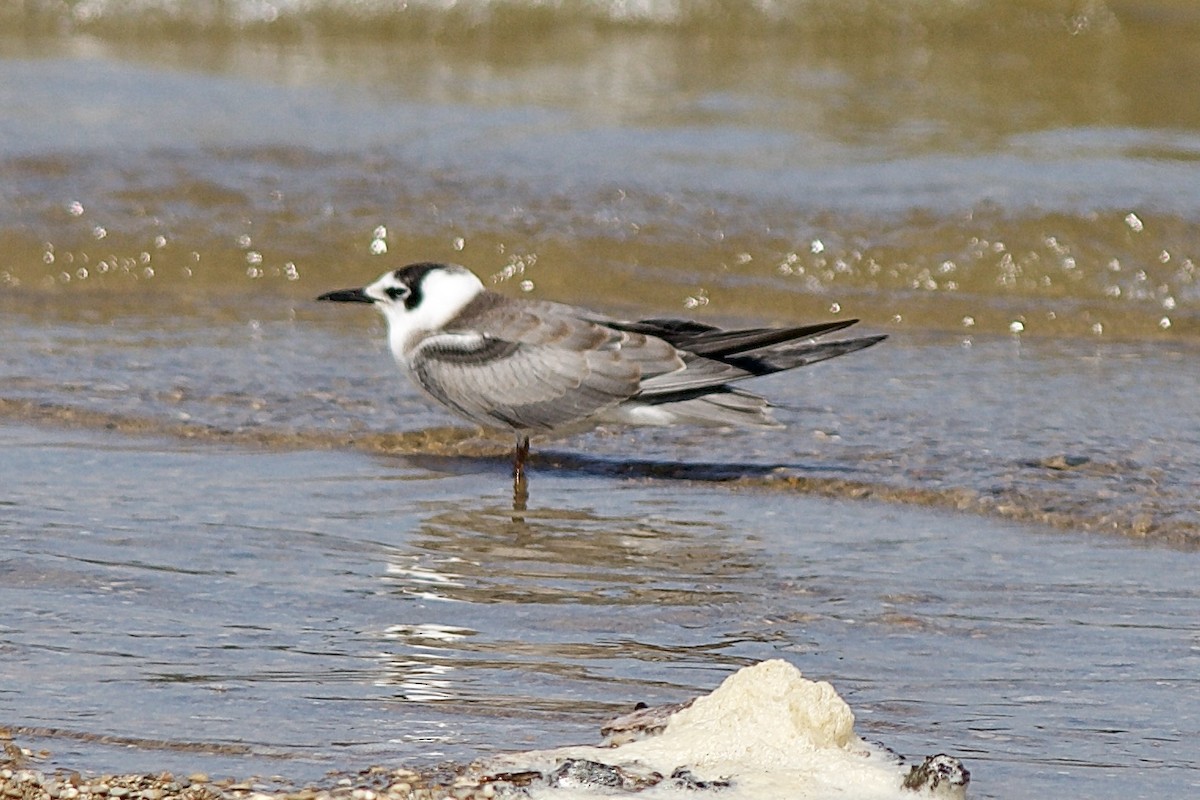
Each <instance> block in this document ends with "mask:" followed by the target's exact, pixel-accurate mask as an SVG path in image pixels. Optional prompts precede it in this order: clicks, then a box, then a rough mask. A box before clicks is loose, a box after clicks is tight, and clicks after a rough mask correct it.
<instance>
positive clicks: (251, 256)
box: [246, 250, 263, 264]
mask: <svg viewBox="0 0 1200 800" xmlns="http://www.w3.org/2000/svg"><path fill="white" fill-rule="evenodd" d="M262 261H263V257H262V253H260V252H258V251H257V250H251V251H250V252H248V253H246V263H247V264H261V263H262Z"/></svg>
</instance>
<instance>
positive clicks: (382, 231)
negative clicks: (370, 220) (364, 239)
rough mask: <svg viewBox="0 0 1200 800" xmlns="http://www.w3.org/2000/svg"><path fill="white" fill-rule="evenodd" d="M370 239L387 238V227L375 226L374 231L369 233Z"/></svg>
mask: <svg viewBox="0 0 1200 800" xmlns="http://www.w3.org/2000/svg"><path fill="white" fill-rule="evenodd" d="M371 238H373V239H386V238H387V226H386V225H376V226H375V230H374V231H372V232H371Z"/></svg>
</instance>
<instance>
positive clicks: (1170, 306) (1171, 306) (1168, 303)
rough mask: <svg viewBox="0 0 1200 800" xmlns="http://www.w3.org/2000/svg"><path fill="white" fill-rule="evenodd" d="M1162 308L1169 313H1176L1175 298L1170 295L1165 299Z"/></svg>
mask: <svg viewBox="0 0 1200 800" xmlns="http://www.w3.org/2000/svg"><path fill="white" fill-rule="evenodd" d="M1162 307H1163V308H1165V309H1166V310H1167V311H1174V310H1175V298H1174V297H1171V296H1170V295H1168V296H1166V297H1164V298H1163V301H1162Z"/></svg>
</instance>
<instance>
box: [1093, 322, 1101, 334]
mask: <svg viewBox="0 0 1200 800" xmlns="http://www.w3.org/2000/svg"><path fill="white" fill-rule="evenodd" d="M1092 333H1094V334H1096V335H1097V336H1103V335H1104V323H1103V322H1093V323H1092Z"/></svg>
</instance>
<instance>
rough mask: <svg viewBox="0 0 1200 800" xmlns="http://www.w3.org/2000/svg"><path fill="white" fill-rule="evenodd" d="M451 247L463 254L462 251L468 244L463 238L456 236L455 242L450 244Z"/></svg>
mask: <svg viewBox="0 0 1200 800" xmlns="http://www.w3.org/2000/svg"><path fill="white" fill-rule="evenodd" d="M450 246H451V247H453V248H454V249H455V250H456V251H458V252H460V253H461V252H462V249H463V248H464V247H466V246H467V242H466V240H465V239H463V237H461V236H455V237H454V241H453V242H451V243H450Z"/></svg>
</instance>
